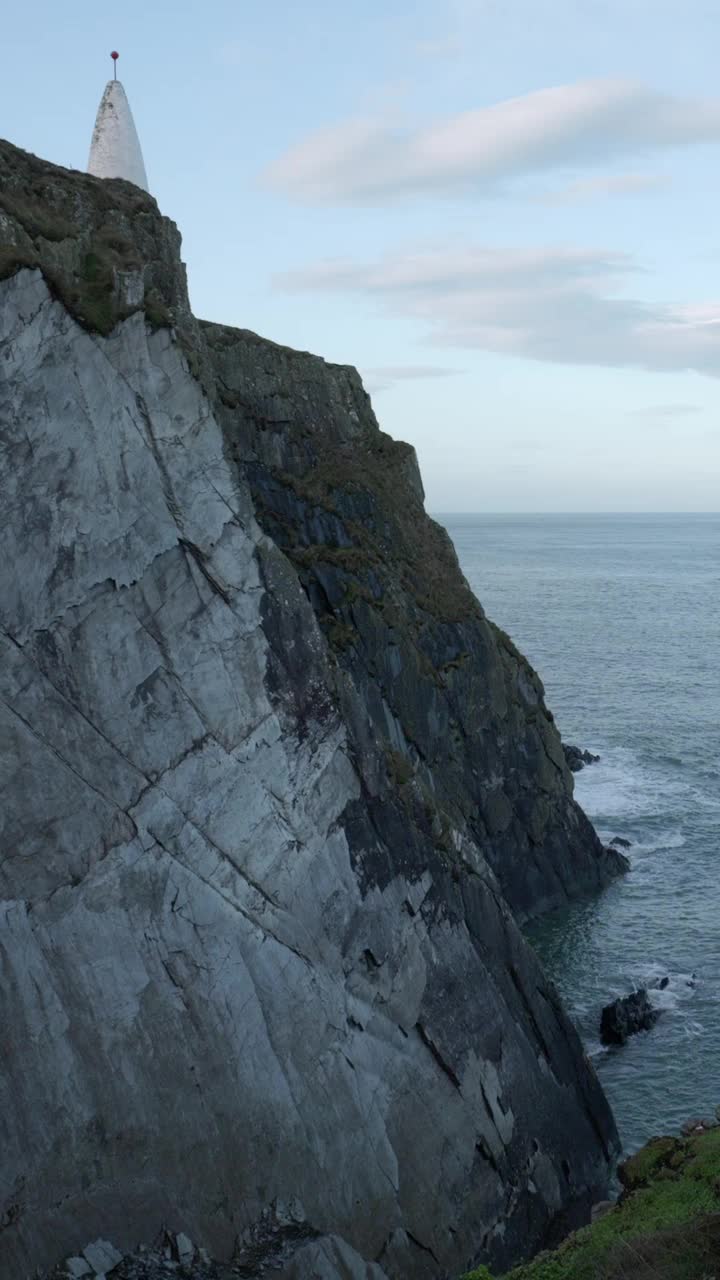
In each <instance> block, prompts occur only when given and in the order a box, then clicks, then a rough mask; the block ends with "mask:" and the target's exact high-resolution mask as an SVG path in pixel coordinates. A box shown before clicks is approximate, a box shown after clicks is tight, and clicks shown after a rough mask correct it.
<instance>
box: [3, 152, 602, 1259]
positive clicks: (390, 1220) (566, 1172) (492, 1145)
mask: <svg viewBox="0 0 720 1280" xmlns="http://www.w3.org/2000/svg"><path fill="white" fill-rule="evenodd" d="M0 181H1V182H2V188H1V190H0V237H1V241H2V251H1V252H0V277H2V278H0V450H1V452H2V458H1V461H0V466H1V468H2V475H3V497H4V509H5V522H4V528H5V544H4V556H3V559H2V563H1V564H0V642H1V645H2V662H1V663H0V772H1V775H2V779H3V788H2V792H3V806H2V811H1V812H0V972H1V973H2V980H1V981H0V1021H1V1023H2V1027H3V1033H2V1041H1V1044H0V1276H2V1278H3V1280H6V1278H7V1280H10V1277H12V1280H17V1278H18V1277H21V1276H26V1275H30V1274H31V1273H32V1272H33V1271H34V1269H35V1268H36V1267H46V1266H50V1265H52V1264H54V1263H55V1262H56V1261H57V1260H58V1258H60V1257H62V1256H64V1255H65V1254H67V1253H70V1252H73V1251H75V1250H77V1249H78V1247H82V1245H83V1244H85V1243H86V1242H87V1241H88V1240H89V1239H93V1238H95V1237H96V1236H98V1235H103V1236H105V1237H107V1238H110V1239H112V1240H113V1241H114V1242H115V1244H117V1245H118V1246H119V1247H120V1248H129V1247H131V1246H133V1245H134V1244H135V1243H136V1242H137V1241H138V1240H139V1239H143V1238H145V1239H151V1238H152V1237H153V1236H154V1235H155V1233H156V1232H157V1230H158V1228H159V1227H160V1226H161V1225H162V1224H163V1223H165V1224H167V1225H168V1226H173V1225H175V1226H176V1227H182V1228H183V1229H185V1230H188V1231H189V1233H190V1235H191V1236H192V1237H193V1239H194V1240H196V1241H197V1242H198V1243H201V1244H203V1245H205V1247H207V1248H208V1249H209V1250H210V1251H211V1252H213V1253H215V1254H216V1255H217V1256H220V1257H226V1258H227V1257H230V1255H231V1254H233V1252H236V1251H238V1250H239V1251H240V1253H241V1254H242V1253H243V1251H245V1254H246V1255H247V1257H249V1258H250V1259H253V1260H257V1258H258V1257H261V1256H262V1254H263V1251H265V1252H266V1253H267V1254H268V1256H277V1257H280V1256H282V1258H283V1259H284V1263H285V1264H287V1266H288V1267H289V1268H290V1271H289V1272H288V1274H290V1272H291V1273H292V1274H293V1275H294V1276H297V1277H298V1280H302V1277H303V1275H304V1274H305V1273H306V1270H307V1269H305V1270H304V1269H303V1268H304V1264H303V1263H302V1261H301V1256H307V1257H310V1258H312V1257H314V1256H315V1254H317V1255H318V1256H320V1254H322V1256H323V1257H330V1255H331V1254H332V1256H336V1254H337V1256H338V1257H340V1256H341V1254H343V1251H345V1253H346V1254H347V1256H350V1255H351V1251H352V1250H355V1251H356V1252H357V1254H358V1255H359V1256H360V1258H362V1259H365V1260H366V1261H367V1262H368V1263H371V1262H374V1263H377V1264H378V1266H379V1267H382V1269H383V1270H384V1272H385V1274H386V1275H387V1276H389V1277H391V1280H392V1278H394V1277H398V1278H400V1277H405V1276H410V1275H412V1276H413V1277H423V1276H428V1277H429V1276H437V1275H442V1274H444V1273H446V1272H453V1271H454V1272H458V1271H460V1270H462V1269H464V1268H465V1267H466V1266H467V1265H468V1264H469V1263H470V1262H471V1261H472V1260H475V1259H477V1260H483V1261H484V1260H487V1261H489V1262H491V1263H492V1264H493V1265H495V1266H498V1267H503V1266H506V1265H508V1264H509V1263H511V1262H512V1261H514V1260H515V1259H517V1258H518V1257H520V1256H522V1255H524V1254H526V1253H527V1252H529V1251H530V1250H531V1249H532V1248H533V1247H534V1246H537V1245H538V1244H540V1243H549V1242H552V1241H553V1240H554V1239H555V1238H556V1237H557V1235H558V1234H559V1233H561V1232H562V1231H563V1230H564V1229H565V1228H567V1227H569V1226H571V1225H573V1224H575V1223H577V1222H579V1221H581V1220H582V1219H583V1215H584V1214H586V1212H587V1209H588V1206H589V1204H590V1202H591V1200H592V1199H593V1198H595V1197H597V1196H598V1195H599V1194H600V1193H601V1191H602V1188H603V1185H604V1182H605V1180H606V1176H607V1170H608V1162H609V1160H610V1158H611V1156H612V1154H613V1152H614V1150H615V1147H616V1134H615V1129H614V1125H613V1122H612V1118H611V1116H610V1113H609V1110H608V1107H607V1104H606V1102H605V1099H604V1097H603V1095H602V1093H601V1091H600V1089H599V1086H598V1084H597V1081H596V1079H595V1076H594V1074H593V1072H592V1070H591V1068H590V1066H589V1065H588V1063H587V1062H586V1060H585V1059H584V1056H583V1054H582V1050H581V1046H580V1043H579V1041H578V1038H577V1035H576V1033H575V1031H574V1029H573V1027H572V1026H571V1024H570V1023H569V1021H568V1019H567V1018H566V1016H565V1014H564V1012H563V1010H562V1008H561V1007H560V1005H559V1002H558V999H557V996H556V994H555V992H554V990H553V989H552V987H551V986H549V984H548V983H547V981H546V980H545V978H544V976H543V974H542V972H541V970H540V969H539V967H538V965H537V963H536V961H535V959H534V957H533V955H532V953H531V952H530V950H529V948H528V947H527V946H526V944H525V942H524V940H523V938H522V936H521V935H520V933H519V931H518V928H517V926H516V924H515V922H514V920H513V918H512V916H511V914H510V912H509V910H508V907H507V903H506V896H507V899H508V900H510V901H511V902H512V903H513V905H514V906H515V907H516V908H517V909H518V910H519V911H520V912H522V913H525V914H527V913H529V912H530V911H532V910H533V909H536V908H537V907H538V905H542V904H548V903H551V902H555V901H557V900H558V899H559V898H560V897H562V896H565V895H567V894H572V893H573V892H576V891H579V890H581V889H585V888H588V887H591V886H594V885H598V884H599V883H601V882H602V880H603V878H604V876H605V875H606V874H607V873H608V871H609V870H610V868H609V866H608V864H607V862H606V860H605V856H604V855H602V853H601V851H600V850H599V846H598V845H597V842H596V841H595V838H594V836H593V833H592V831H591V830H590V828H589V826H588V825H587V823H586V822H585V820H584V819H583V817H582V814H581V813H580V811H579V810H578V809H576V807H575V806H574V804H573V802H572V798H571V783H570V780H569V775H568V774H567V771H566V769H565V766H564V762H563V758H562V754H561V752H560V749H559V744H558V742H557V736H556V734H555V732H554V729H553V726H552V723H551V721H550V720H549V718H548V716H547V713H546V711H545V710H544V707H543V703H542V691H541V687H540V684H539V682H538V680H537V677H536V676H535V675H534V674H533V673H532V672H531V671H530V669H529V668H528V667H527V665H526V664H525V663H524V662H523V660H522V659H521V658H520V657H519V655H518V654H517V653H516V651H515V650H514V648H513V647H512V645H511V644H510V642H509V641H507V640H506V639H505V638H504V637H502V636H500V635H499V633H497V632H496V631H495V629H494V628H492V626H491V625H490V624H489V623H488V622H487V621H486V620H485V618H484V616H483V614H482V611H481V609H480V607H479V606H478V605H477V603H476V602H475V601H474V600H473V598H472V596H471V595H470V593H469V591H468V589H467V587H466V585H465V584H464V582H463V581H462V578H461V577H460V575H459V572H458V569H457V565H456V563H455V560H454V556H453V554H452V551H451V549H450V547H449V544H448V542H447V539H446V538H445V535H444V534H443V533H442V531H441V530H439V529H438V528H437V526H435V525H433V524H432V523H431V522H429V521H427V519H426V517H425V516H424V514H423V511H422V500H421V489H420V485H419V479H418V476H417V471H416V468H415V465H414V459H413V457H412V453H411V451H409V450H408V449H407V447H406V446H401V445H396V444H394V443H393V442H392V441H390V440H388V439H387V437H384V436H382V434H381V433H380V432H379V431H378V429H377V427H376V424H375V421H374V419H373V417H372V414H371V411H370V408H369V402H368V401H367V397H366V396H365V395H364V392H363V391H362V388H361V386H360V383H359V381H358V379H357V377H356V375H354V374H353V373H351V372H350V371H348V370H337V369H333V368H332V367H329V366H326V365H324V364H323V362H322V361H318V360H314V359H313V358H312V357H307V356H300V355H297V354H295V353H289V352H285V351H283V350H282V349H279V348H276V347H274V346H273V345H272V344H270V343H263V342H261V341H260V340H259V339H256V338H253V337H252V336H251V335H247V334H242V333H241V334H238V333H231V332H229V331H226V330H218V329H213V328H203V329H202V330H201V329H200V327H199V326H198V325H197V323H196V321H195V320H194V319H193V317H192V315H191V313H190V309H189V306H188V302H187V295H186V292H185V283H184V273H183V270H182V267H181V264H180V260H179V256H178V249H179V244H178V237H177V232H176V231H175V228H174V227H173V226H172V224H171V223H168V222H167V221H166V220H164V219H161V218H160V216H159V214H158V212H157V209H156V207H155V205H154V202H153V201H152V200H151V199H150V197H148V196H145V195H144V194H143V193H142V192H140V191H138V190H136V189H135V188H132V187H129V186H128V185H127V184H124V183H122V182H102V181H100V180H95V179H92V178H89V177H87V176H85V175H80V174H72V173H68V172H65V171H63V170H58V169H54V168H53V167H52V166H49V165H46V164H44V163H42V162H40V161H36V160H35V159H34V158H31V157H28V156H25V155H23V154H22V153H20V152H17V151H16V150H15V149H14V148H12V147H10V146H8V145H7V144H0ZM256 515H257V516H258V517H259V519H256ZM501 886H502V888H501ZM503 890H504V893H503ZM330 1236H332V1237H333V1239H334V1242H333V1243H332V1245H324V1244H322V1241H323V1240H325V1239H326V1238H328V1237H330ZM314 1239H316V1240H317V1241H319V1242H320V1243H319V1244H318V1248H317V1249H315V1250H313V1249H312V1248H309V1247H308V1241H312V1240H314ZM295 1242H296V1243H297V1244H298V1245H302V1250H299V1251H298V1253H297V1254H296V1256H295V1259H294V1260H293V1258H292V1254H293V1248H294V1243H295ZM343 1242H344V1243H343ZM323 1251H324V1252H323ZM333 1251H335V1252H333ZM343 1256H345V1255H344V1254H343ZM352 1256H353V1257H355V1254H352ZM288 1258H289V1259H290V1261H288ZM308 1265H309V1264H308ZM313 1265H314V1264H313ZM343 1265H344V1264H343ZM353 1265H355V1264H353ZM362 1265H363V1266H364V1264H362ZM338 1266H339V1264H338ZM361 1269H362V1268H361ZM328 1274H329V1273H328ZM348 1274H349V1272H348ZM353 1274H355V1272H353ZM358 1274H359V1272H358ZM371 1274H372V1275H378V1274H379V1271H378V1268H375V1269H372V1268H371V1269H368V1270H367V1275H371Z"/></svg>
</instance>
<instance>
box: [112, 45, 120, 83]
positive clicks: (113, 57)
mask: <svg viewBox="0 0 720 1280" xmlns="http://www.w3.org/2000/svg"><path fill="white" fill-rule="evenodd" d="M110 57H111V58H112V60H113V79H114V80H117V60H118V58H119V57H120V54H119V53H118V51H117V49H113V51H112V53H111V54H110Z"/></svg>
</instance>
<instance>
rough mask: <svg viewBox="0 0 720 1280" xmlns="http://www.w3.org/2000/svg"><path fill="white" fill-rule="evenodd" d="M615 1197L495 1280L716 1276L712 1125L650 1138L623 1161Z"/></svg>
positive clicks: (717, 1198) (716, 1148)
mask: <svg viewBox="0 0 720 1280" xmlns="http://www.w3.org/2000/svg"><path fill="white" fill-rule="evenodd" d="M620 1176H621V1179H622V1182H623V1186H624V1188H625V1190H624V1192H623V1195H622V1197H621V1199H620V1200H619V1202H618V1203H617V1204H616V1205H615V1207H614V1208H613V1209H611V1210H610V1211H609V1212H608V1213H606V1214H605V1215H604V1216H603V1217H601V1218H599V1219H598V1220H597V1221H596V1222H594V1223H593V1224H592V1225H591V1226H589V1227H583V1228H582V1230H580V1231H576V1232H575V1233H574V1235H571V1236H568V1238H567V1240H565V1241H564V1242H563V1243H562V1244H561V1245H560V1246H559V1248H557V1249H555V1250H553V1251H552V1252H550V1253H542V1254H539V1255H538V1256H537V1257H536V1258H533V1259H532V1261H530V1262H526V1263H523V1264H522V1265H521V1266H519V1267H515V1269H514V1270H513V1271H511V1272H509V1273H508V1274H507V1275H506V1276H505V1277H503V1280H630V1278H631V1277H632V1280H645V1278H647V1280H705V1277H715V1276H716V1275H717V1276H720V1130H712V1131H710V1132H709V1133H704V1134H699V1135H697V1136H696V1137H692V1138H685V1139H683V1138H655V1139H654V1140H653V1141H652V1142H649V1143H648V1144H647V1145H646V1146H645V1147H643V1148H642V1150H640V1151H638V1152H637V1153H636V1154H635V1155H634V1156H631V1157H630V1159H629V1160H627V1161H626V1162H625V1164H624V1165H623V1166H622V1169H621V1171H620Z"/></svg>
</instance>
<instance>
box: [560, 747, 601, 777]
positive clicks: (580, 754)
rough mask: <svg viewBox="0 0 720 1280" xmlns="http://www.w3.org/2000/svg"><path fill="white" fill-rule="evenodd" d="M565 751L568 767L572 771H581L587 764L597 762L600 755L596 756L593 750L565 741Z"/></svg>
mask: <svg viewBox="0 0 720 1280" xmlns="http://www.w3.org/2000/svg"><path fill="white" fill-rule="evenodd" d="M562 748H563V751H564V752H565V760H566V763H567V766H568V769H570V771H571V772H572V773H579V772H580V770H581V769H584V768H585V765H586V764H597V762H598V760H599V759H600V757H599V756H594V755H593V753H592V751H583V750H582V749H581V748H580V747H575V746H573V745H572V743H570V742H563V744H562Z"/></svg>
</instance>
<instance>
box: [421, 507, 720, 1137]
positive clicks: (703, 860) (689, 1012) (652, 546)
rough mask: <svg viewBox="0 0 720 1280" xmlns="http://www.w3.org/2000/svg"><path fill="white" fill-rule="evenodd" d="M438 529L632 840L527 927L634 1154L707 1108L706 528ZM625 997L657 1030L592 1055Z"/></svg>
mask: <svg viewBox="0 0 720 1280" xmlns="http://www.w3.org/2000/svg"><path fill="white" fill-rule="evenodd" d="M438 519H439V520H440V521H441V522H442V523H443V524H444V525H445V526H446V528H447V529H448V531H449V533H450V535H451V537H452V539H453V542H454V544H455V547H456V550H457V554H458V557H459V560H460V564H461V566H462V569H463V572H464V573H465V576H466V578H467V579H468V581H469V583H470V585H471V586H472V588H473V590H474V591H475V593H476V595H477V596H478V597H479V599H480V600H481V602H482V604H483V606H484V608H485V611H486V613H487V615H488V616H489V617H490V618H492V619H493V621H495V622H497V623H498V624H499V625H500V626H501V627H502V628H503V629H504V630H505V631H507V632H508V633H509V634H510V635H511V636H512V638H513V640H514V641H515V643H516V644H517V645H518V647H519V648H520V649H521V650H522V652H523V653H524V654H525V655H526V657H527V658H528V659H529V660H530V661H531V663H532V664H533V666H534V667H535V669H536V670H537V671H538V672H539V674H540V676H541V678H542V680H543V683H544V685H545V692H546V699H547V703H548V706H549V707H550V708H551V709H552V711H553V713H554V715H555V719H556V721H557V724H558V727H559V729H560V732H561V734H562V737H563V739H564V741H566V742H570V743H575V744H577V745H578V746H580V747H582V748H586V749H588V750H590V751H592V752H594V753H596V754H598V755H599V756H600V761H599V763H597V764H593V765H590V766H587V767H586V768H585V769H584V770H583V771H582V772H581V773H579V774H577V775H575V794H576V796H577V799H578V800H579V802H580V804H581V805H582V806H583V808H584V809H585V811H586V813H587V814H588V815H589V816H590V818H591V819H592V821H593V822H594V824H595V827H596V828H597V830H598V832H599V833H600V835H601V837H602V838H603V839H604V840H605V841H609V840H610V839H612V838H613V837H614V836H621V837H623V838H625V839H627V840H630V841H631V842H632V843H631V848H630V849H629V850H627V853H628V856H629V857H630V861H631V871H630V873H629V874H628V875H627V876H625V877H623V878H622V879H619V880H617V881H616V882H615V883H613V884H612V885H611V887H610V888H608V889H607V890H605V891H604V892H603V893H602V894H600V895H599V896H597V897H594V898H593V899H591V900H589V901H583V902H578V903H576V904H574V905H572V906H570V907H567V908H564V909H562V910H561V911H559V912H557V913H555V914H553V915H551V916H549V917H546V918H544V919H543V920H542V921H540V922H539V923H537V924H535V925H533V926H530V928H529V930H528V934H529V937H530V940H531V942H532V943H533V945H534V946H535V948H536V950H537V951H538V953H539V955H540V957H541V960H542V962H543V964H544V966H545V969H546V971H547V972H548V973H549V975H550V977H551V978H552V979H553V981H554V982H555V984H556V986H557V987H558V988H559V990H560V992H561V994H562V996H563V998H564V1000H565V1004H566V1007H567V1008H568V1009H569V1011H570V1013H571V1014H572V1016H573V1017H574V1019H575V1022H576V1024H577V1026H578V1029H579V1031H580V1034H581V1036H582V1039H583V1041H584V1044H585V1047H586V1050H587V1052H588V1053H589V1055H590V1057H591V1058H592V1060H593V1063H594V1066H595V1068H596V1070H597V1072H598V1075H599V1077H600V1080H601V1082H602V1084H603V1086H604V1088H605V1092H606V1093H607V1095H608V1097H609V1099H610V1102H611V1105H612V1107H613V1111H614V1113H615V1117H616V1119H617V1123H618V1128H619V1130H620V1136H621V1141H622V1144H623V1149H624V1151H625V1152H626V1153H628V1152H632V1151H634V1150H636V1149H637V1148H638V1147H639V1146H641V1145H642V1144H643V1143H644V1142H645V1141H647V1139H648V1138H650V1137H652V1136H653V1135H656V1134H666V1133H677V1132H678V1131H679V1129H680V1127H681V1126H682V1124H683V1123H684V1122H685V1121H686V1120H688V1119H690V1118H691V1117H695V1116H713V1115H714V1114H715V1108H716V1107H717V1106H718V1105H719V1104H720V515H581V516H574V515H447V516H439V517H438ZM665 977H667V978H669V983H668V985H667V987H666V988H665V989H664V990H660V988H659V986H654V987H653V984H657V983H659V981H660V980H661V979H663V978H665ZM640 986H646V987H649V988H652V989H651V998H652V1000H653V1003H654V1004H656V1005H657V1007H658V1008H660V1009H661V1010H662V1013H661V1016H660V1018H659V1020H658V1021H657V1023H656V1025H655V1026H654V1028H653V1029H652V1030H651V1031H648V1032H643V1033H640V1034H639V1035H636V1036H635V1037H633V1038H632V1039H631V1040H629V1041H628V1042H627V1043H626V1044H625V1045H624V1046H622V1047H620V1048H611V1049H607V1048H604V1047H603V1046H602V1045H601V1044H600V1041H599V1034H598V1031H599V1020H600V1012H601V1009H602V1006H603V1005H604V1004H607V1003H608V1002H609V1001H610V1000H612V999H614V998H615V997H616V996H619V995H624V994H627V993H628V992H630V991H632V990H634V989H635V988H637V987H640Z"/></svg>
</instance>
